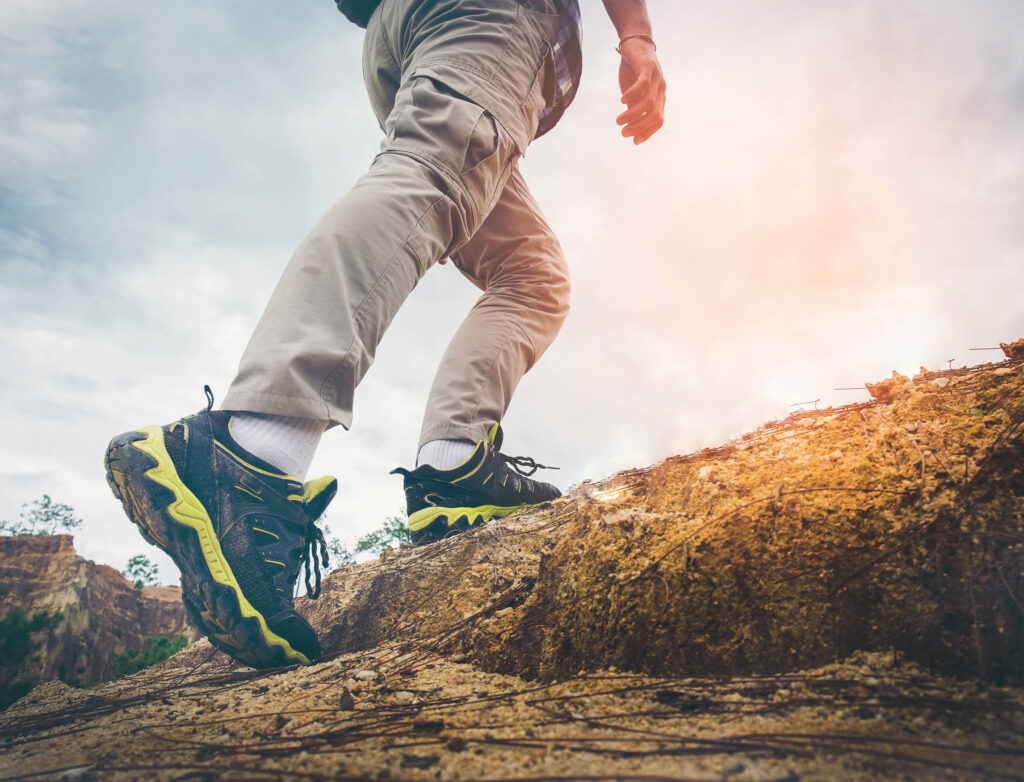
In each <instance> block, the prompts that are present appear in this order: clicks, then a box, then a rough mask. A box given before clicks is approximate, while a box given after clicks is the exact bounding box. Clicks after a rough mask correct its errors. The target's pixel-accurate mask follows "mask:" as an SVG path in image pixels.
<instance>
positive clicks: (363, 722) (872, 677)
mask: <svg viewBox="0 0 1024 782" xmlns="http://www.w3.org/2000/svg"><path fill="white" fill-rule="evenodd" d="M44 688H46V689H45V690H44V689H43V688H41V689H40V691H38V692H36V693H33V694H32V695H30V696H29V697H28V698H27V699H25V700H24V701H23V702H21V703H19V704H18V705H16V706H15V707H14V708H12V710H11V711H10V712H9V713H8V714H7V715H6V719H5V725H4V734H5V737H6V740H7V743H6V746H5V747H4V749H3V759H2V760H0V773H3V774H5V775H10V776H17V775H21V776H22V777H28V776H37V777H38V778H44V779H60V778H61V776H62V775H63V774H65V772H67V771H68V770H69V769H84V774H85V775H84V776H75V774H76V773H79V772H77V771H76V772H73V773H72V774H71V775H70V776H69V777H68V778H77V779H89V778H94V777H102V778H109V779H124V780H129V779H137V778H140V777H146V778H154V779H185V778H188V779H207V778H213V777H219V776H224V777H227V778H244V779H279V778H282V779H283V778H289V779H326V778H358V779H363V778H376V779H389V778H390V779H411V780H412V779H553V778H558V779H630V778H633V779H695V780H723V779H727V780H751V781H752V780H775V781H776V782H780V781H781V780H789V781H790V782H795V781H796V780H801V779H802V780H811V779H819V780H825V779H851V780H874V779H882V778H884V779H915V780H917V779H949V780H959V779H1020V778H1022V776H1024V774H1022V770H1021V766H1020V753H1021V752H1022V751H1024V738H1022V737H1024V693H1022V691H1021V690H1019V689H1009V688H1000V687H981V686H979V685H977V684H976V683H973V682H958V681H952V680H949V679H942V678H937V677H935V676H933V675H930V674H927V673H926V672H924V671H923V670H922V669H921V668H920V667H918V666H917V665H914V664H910V663H900V662H898V661H897V660H896V659H895V658H894V656H893V655H891V654H858V655H854V656H853V657H852V658H850V659H849V660H847V661H845V662H842V663H837V664H832V665H827V666H823V667H821V668H816V669H810V670H806V671H798V672H791V673H788V674H783V675H779V676H757V677H731V678H705V677H700V678H692V677H687V678H663V677H650V676H646V675H642V674H634V673H623V672H618V671H614V670H605V669H602V670H596V671H591V672H587V673H580V674H578V675H577V676H574V677H572V678H570V679H568V680H566V681H564V682H560V683H552V684H543V683H538V682H527V681H524V680H522V679H520V678H517V677H511V676H504V675H501V674H494V673H486V672H483V671H480V670H479V669H477V668H475V667H474V666H473V665H471V664H469V663H458V662H455V661H454V660H453V659H451V658H449V659H444V658H430V659H424V658H423V657H422V656H421V655H418V654H416V655H405V656H403V655H401V654H399V653H398V650H397V649H392V648H381V649H377V650H375V651H374V652H373V653H361V654H352V655H344V656H341V657H339V658H337V659H335V660H332V661H330V662H326V663H321V664H318V665H313V666H308V667H305V668H301V669H293V670H288V671H284V672H275V673H271V674H266V673H264V674H259V673H256V672H254V671H250V670H247V669H239V668H237V667H234V666H232V665H230V664H229V663H228V662H227V660H226V658H224V657H223V656H222V655H220V654H217V653H215V652H213V650H212V649H211V647H210V646H209V645H208V644H207V642H205V641H202V642H200V643H199V644H197V645H196V646H194V647H193V648H192V649H190V650H189V651H188V652H183V653H181V654H179V655H178V656H176V657H175V658H172V659H171V660H169V661H167V662H165V663H163V664H162V665H161V666H158V669H155V670H151V671H149V672H146V673H143V674H139V675H136V676H134V677H132V678H131V679H128V680H122V681H120V682H112V683H109V684H105V685H99V686H96V687H93V688H92V689H90V690H88V691H78V690H72V689H70V688H68V687H66V686H65V685H62V684H59V683H57V682H54V683H51V684H49V685H44ZM56 703H61V704H62V707H61V709H60V710H59V711H58V712H55V711H54V710H53V707H54V705H55V704H56Z"/></svg>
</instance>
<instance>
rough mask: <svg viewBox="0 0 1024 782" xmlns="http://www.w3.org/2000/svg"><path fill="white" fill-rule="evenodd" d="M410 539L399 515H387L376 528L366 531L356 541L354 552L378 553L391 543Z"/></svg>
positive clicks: (403, 521)
mask: <svg viewBox="0 0 1024 782" xmlns="http://www.w3.org/2000/svg"><path fill="white" fill-rule="evenodd" d="M411 541H412V535H411V534H410V532H409V525H408V524H406V523H405V520H404V519H403V518H402V517H401V516H388V517H387V518H386V519H385V520H384V523H383V524H381V525H380V526H379V527H377V529H375V530H374V531H373V532H368V533H366V534H365V535H363V537H361V538H359V540H357V541H356V548H355V552H354V553H356V554H362V553H363V552H370V553H371V554H379V553H380V552H382V551H383V550H384V549H386V548H387V547H388V546H390V545H391V544H392V543H410V542H411Z"/></svg>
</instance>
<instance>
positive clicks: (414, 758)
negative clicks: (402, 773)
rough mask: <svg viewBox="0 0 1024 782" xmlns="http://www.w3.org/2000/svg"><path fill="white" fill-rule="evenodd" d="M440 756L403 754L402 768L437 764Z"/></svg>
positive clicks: (426, 766) (428, 766) (425, 766)
mask: <svg viewBox="0 0 1024 782" xmlns="http://www.w3.org/2000/svg"><path fill="white" fill-rule="evenodd" d="M438 759H439V758H438V757H437V756H436V755H403V756H402V764H401V765H402V768H430V767H431V766H436V765H437V761H438Z"/></svg>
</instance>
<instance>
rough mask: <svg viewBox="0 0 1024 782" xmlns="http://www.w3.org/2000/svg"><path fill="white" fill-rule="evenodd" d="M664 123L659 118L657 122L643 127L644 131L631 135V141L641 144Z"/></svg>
mask: <svg viewBox="0 0 1024 782" xmlns="http://www.w3.org/2000/svg"><path fill="white" fill-rule="evenodd" d="M664 124H665V123H664V122H662V121H661V120H659V121H658V122H654V123H652V124H651V125H649V126H647V127H646V128H645V129H644V132H642V133H638V134H637V135H636V136H634V137H633V143H634V144H643V143H644V142H645V141H647V139H649V138H650V137H651V136H653V135H654V134H655V133H657V132H658V131H659V130H661V127H662V126H663V125H664Z"/></svg>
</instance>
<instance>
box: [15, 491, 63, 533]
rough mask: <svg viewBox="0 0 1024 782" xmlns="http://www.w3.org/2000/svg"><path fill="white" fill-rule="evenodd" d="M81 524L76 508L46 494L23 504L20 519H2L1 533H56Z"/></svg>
mask: <svg viewBox="0 0 1024 782" xmlns="http://www.w3.org/2000/svg"><path fill="white" fill-rule="evenodd" d="M81 526H82V520H81V519H80V518H78V516H76V515H75V509H74V508H72V507H71V506H70V505H65V504H64V503H62V502H54V501H53V500H52V499H51V498H50V495H49V494H44V495H43V496H42V497H40V498H39V499H38V500H33V501H32V502H26V503H24V504H23V505H22V506H21V518H20V521H8V520H6V519H5V520H3V521H0V535H54V534H56V533H57V531H58V530H61V531H64V532H67V531H70V530H73V529H78V528H79V527H81Z"/></svg>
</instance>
